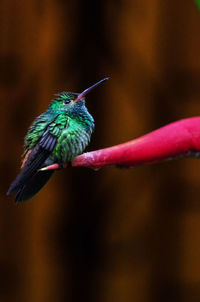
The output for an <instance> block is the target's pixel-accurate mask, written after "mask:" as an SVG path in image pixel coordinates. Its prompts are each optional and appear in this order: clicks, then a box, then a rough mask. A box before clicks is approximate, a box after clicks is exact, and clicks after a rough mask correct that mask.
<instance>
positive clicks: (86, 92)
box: [74, 78, 109, 102]
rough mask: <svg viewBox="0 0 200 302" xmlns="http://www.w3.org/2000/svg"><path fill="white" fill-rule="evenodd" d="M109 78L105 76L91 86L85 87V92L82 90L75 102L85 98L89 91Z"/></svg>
mask: <svg viewBox="0 0 200 302" xmlns="http://www.w3.org/2000/svg"><path fill="white" fill-rule="evenodd" d="M107 80H109V78H104V79H102V80H101V81H99V82H97V83H95V84H94V85H92V86H90V87H89V88H87V89H85V90H84V91H83V92H81V93H80V94H79V95H78V96H77V98H76V99H75V100H74V102H78V101H80V100H81V99H82V98H84V97H85V96H86V94H88V92H90V91H91V90H92V89H93V88H95V87H97V86H98V85H99V84H101V83H102V82H104V81H107Z"/></svg>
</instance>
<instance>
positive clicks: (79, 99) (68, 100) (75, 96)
mask: <svg viewBox="0 0 200 302" xmlns="http://www.w3.org/2000/svg"><path fill="white" fill-rule="evenodd" d="M108 79H109V78H104V79H103V80H101V81H99V82H97V83H95V84H94V85H92V86H90V87H89V88H87V89H85V90H84V91H83V92H81V93H75V92H61V93H58V94H56V98H55V99H53V100H52V101H51V103H50V106H49V109H52V110H56V111H61V112H66V113H69V114H78V113H79V112H80V111H82V110H85V96H86V94H88V92H90V91H91V90H92V89H93V88H95V87H96V86H98V85H99V84H101V83H102V82H104V81H106V80H108Z"/></svg>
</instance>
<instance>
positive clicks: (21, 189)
mask: <svg viewBox="0 0 200 302" xmlns="http://www.w3.org/2000/svg"><path fill="white" fill-rule="evenodd" d="M53 172H54V171H53V170H50V171H38V172H37V173H36V174H34V176H32V178H31V179H30V180H29V181H28V182H26V183H25V184H21V186H18V188H17V190H16V191H15V192H16V193H17V194H16V197H15V201H16V202H23V201H26V200H28V199H30V198H31V197H33V196H34V195H35V194H36V193H37V192H38V191H39V190H40V189H41V188H42V187H43V186H44V185H45V184H46V183H47V181H48V180H49V178H50V177H51V175H52V174H53ZM13 191H14V190H13V189H12V185H11V186H10V188H9V190H8V193H7V195H10V194H12V193H13Z"/></svg>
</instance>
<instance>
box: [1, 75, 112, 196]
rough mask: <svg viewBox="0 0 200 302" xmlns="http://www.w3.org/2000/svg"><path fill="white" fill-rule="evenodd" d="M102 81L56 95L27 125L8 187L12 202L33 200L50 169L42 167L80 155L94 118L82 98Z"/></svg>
mask: <svg viewBox="0 0 200 302" xmlns="http://www.w3.org/2000/svg"><path fill="white" fill-rule="evenodd" d="M108 79H109V78H104V79H102V80H101V81H99V82H97V83H96V84H94V85H92V86H90V87H89V88H87V89H85V90H84V91H83V92H82V93H80V94H79V93H74V92H61V93H59V94H56V98H55V99H53V100H52V101H51V103H50V105H49V107H48V108H47V110H46V111H45V112H44V113H42V114H41V115H40V116H38V117H37V118H36V119H35V121H34V122H33V123H32V125H31V126H30V128H29V130H28V133H27V135H26V137H25V140H24V154H23V162H22V167H21V171H20V173H19V174H18V176H17V177H16V179H15V180H14V182H13V183H12V184H11V185H10V187H9V190H8V192H7V195H10V194H13V193H16V198H15V201H16V202H23V201H26V200H28V199H30V198H31V197H33V196H34V195H35V194H36V193H37V192H38V191H39V190H40V189H41V188H42V187H43V186H44V185H45V184H46V182H47V181H48V180H49V178H50V177H51V175H52V174H53V170H47V171H40V169H41V168H42V167H45V166H48V165H51V164H54V163H58V164H59V165H60V166H61V167H62V165H63V164H64V163H66V162H71V161H72V160H73V158H74V157H75V156H77V155H79V154H81V153H82V152H83V150H84V149H85V148H86V146H87V145H88V143H89V141H90V137H91V134H92V132H93V129H94V119H93V117H92V116H91V115H90V113H89V112H88V110H87V108H86V106H85V96H86V94H87V93H88V92H90V91H91V90H92V89H93V88H95V87H96V86H98V85H99V84H101V83H102V82H104V81H106V80H108Z"/></svg>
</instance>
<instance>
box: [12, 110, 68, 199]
mask: <svg viewBox="0 0 200 302" xmlns="http://www.w3.org/2000/svg"><path fill="white" fill-rule="evenodd" d="M68 123H69V120H68V119H66V117H65V119H64V118H62V116H60V115H59V116H57V117H56V118H55V119H54V120H53V121H51V122H50V123H49V124H48V125H46V129H45V131H44V132H43V134H42V136H41V137H40V138H39V140H38V142H37V143H36V145H35V146H34V148H33V149H32V150H31V152H29V155H28V156H27V159H26V161H25V162H24V164H23V168H22V169H21V171H20V173H19V174H18V176H17V177H16V179H15V180H14V182H13V183H12V184H11V186H10V188H9V190H8V193H7V194H8V195H9V194H12V193H15V192H17V191H18V190H19V189H21V188H22V187H23V186H24V185H26V183H28V182H29V181H30V179H31V178H32V177H33V176H34V175H35V174H36V173H37V172H38V170H39V169H40V168H41V167H42V165H43V163H44V162H45V160H46V159H47V158H48V157H49V155H50V154H51V153H52V151H53V150H54V148H55V146H56V143H57V138H58V137H59V135H60V133H61V132H62V130H63V128H66V127H68Z"/></svg>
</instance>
